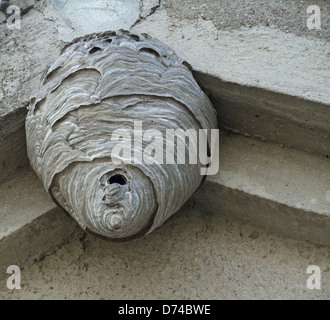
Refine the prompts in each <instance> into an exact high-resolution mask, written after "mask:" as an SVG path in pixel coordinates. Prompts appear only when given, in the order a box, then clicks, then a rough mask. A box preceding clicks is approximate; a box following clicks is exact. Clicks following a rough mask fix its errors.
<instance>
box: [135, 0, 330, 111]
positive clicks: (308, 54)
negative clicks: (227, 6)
mask: <svg viewBox="0 0 330 320" xmlns="http://www.w3.org/2000/svg"><path fill="white" fill-rule="evenodd" d="M199 3H203V2H202V1H201V2H199ZM180 5H181V2H180ZM233 5H235V6H237V10H238V12H241V13H242V14H244V13H245V9H244V6H242V8H241V7H239V5H237V3H236V1H233V2H232V6H233ZM171 8H172V7H170V8H169V9H166V6H163V7H161V8H160V9H158V10H157V11H156V12H155V13H154V14H152V15H151V16H149V17H148V18H146V19H145V20H141V22H140V23H139V24H137V25H136V26H135V27H134V28H133V30H134V31H137V32H147V33H149V34H150V35H151V36H153V37H156V38H159V39H160V40H162V41H164V42H165V43H167V44H169V45H170V46H171V47H172V48H173V49H174V50H175V51H176V52H177V54H178V55H180V56H182V57H183V58H184V59H186V60H187V61H188V62H189V63H190V64H191V65H192V66H193V68H194V69H195V70H198V71H202V72H204V73H207V74H209V75H213V76H215V77H217V78H220V79H222V80H223V81H227V82H234V83H239V84H241V85H245V86H255V87H261V88H265V89H268V90H271V91H275V92H282V93H286V94H289V95H293V96H299V97H303V98H305V99H307V100H313V101H318V102H321V103H324V104H328V105H329V104H330V93H329V89H328V88H329V87H330V80H329V79H330V77H329V69H330V59H329V54H330V42H329V41H326V40H325V39H322V38H318V37H316V36H315V37H305V36H296V35H295V34H294V33H291V32H284V31H282V30H281V29H279V28H276V27H275V26H263V25H259V24H256V25H255V26H253V27H251V28H249V27H244V26H241V27H239V28H224V29H220V30H219V29H217V27H216V26H215V25H214V23H213V21H212V20H205V19H203V18H202V17H201V16H197V17H191V16H188V17H186V18H182V17H180V16H179V17H176V15H174V14H173V11H175V10H174V9H173V10H172V9H171ZM184 12H186V11H184ZM233 12H235V11H233ZM269 15H271V12H269ZM236 19H237V16H236ZM233 20H235V18H234V17H233ZM306 28H307V27H306V26H305V27H304V28H303V29H306ZM303 33H305V32H303Z"/></svg>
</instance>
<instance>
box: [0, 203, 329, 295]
mask: <svg viewBox="0 0 330 320" xmlns="http://www.w3.org/2000/svg"><path fill="white" fill-rule="evenodd" d="M309 265H317V266H319V267H320V269H321V289H320V290H316V289H315V290H310V289H307V287H306V281H307V279H308V277H309V276H310V274H307V273H306V270H307V267H308V266H309ZM21 267H22V274H21V276H22V278H21V279H22V280H21V286H22V289H20V290H12V291H11V290H8V289H7V288H6V282H5V280H3V283H1V284H0V298H2V299H124V300H125V299H329V298H330V252H329V248H328V247H320V246H315V245H312V244H309V243H307V242H299V241H295V240H289V239H286V238H282V237H280V236H276V235H274V234H271V233H265V232H264V231H262V230H260V229H258V228H256V227H253V226H251V225H247V224H239V223H237V222H233V221H228V220H225V219H223V217H222V216H221V214H220V212H209V211H208V210H206V209H205V208H201V207H196V206H195V205H194V203H193V201H190V202H189V203H188V204H187V205H186V206H185V208H184V209H183V210H181V211H180V212H179V213H178V214H177V215H175V216H173V217H172V218H171V219H170V220H168V221H167V222H166V223H165V224H164V225H163V226H162V227H161V228H159V229H158V230H156V231H155V232H154V233H152V234H150V235H149V236H147V237H145V238H142V239H139V240H135V241H133V242H127V243H113V242H108V241H105V240H101V239H97V238H95V237H94V236H91V235H85V236H84V237H75V238H74V239H72V241H71V242H70V243H68V244H65V245H63V246H61V247H60V248H58V249H57V250H56V252H54V253H53V254H50V255H47V256H45V257H44V258H43V259H41V260H40V261H38V262H36V263H34V264H33V265H31V266H29V267H25V266H24V265H21Z"/></svg>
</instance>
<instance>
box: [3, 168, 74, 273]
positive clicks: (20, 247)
mask: <svg viewBox="0 0 330 320" xmlns="http://www.w3.org/2000/svg"><path fill="white" fill-rule="evenodd" d="M74 231H77V232H79V229H78V227H77V225H76V223H75V221H73V220H72V219H71V218H70V217H69V216H68V215H67V214H65V213H64V212H63V210H61V209H60V208H59V207H57V206H56V205H55V203H54V202H53V201H52V199H51V198H50V197H49V196H48V194H47V193H46V192H45V191H44V189H43V186H42V184H41V182H40V181H39V179H38V177H37V176H36V175H35V173H34V172H33V171H32V170H31V169H24V170H21V172H20V174H19V175H17V176H16V177H15V178H13V179H11V180H9V181H7V182H6V183H3V184H1V185H0V257H1V259H0V270H6V268H7V267H8V266H9V265H12V264H16V265H24V263H25V262H26V261H27V260H29V261H33V260H34V259H36V260H38V259H39V258H40V257H41V256H43V254H44V253H45V252H47V251H49V250H51V249H52V248H56V247H57V246H58V245H60V244H62V243H63V242H65V241H66V240H67V239H68V238H69V237H70V235H71V234H73V233H74ZM1 275H2V273H1Z"/></svg>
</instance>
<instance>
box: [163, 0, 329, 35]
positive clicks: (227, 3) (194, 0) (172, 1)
mask: <svg viewBox="0 0 330 320" xmlns="http://www.w3.org/2000/svg"><path fill="white" fill-rule="evenodd" d="M311 5H317V6H318V7H319V8H320V11H321V30H316V29H314V30H309V29H308V28H307V27H306V20H307V18H308V17H309V16H310V15H311V14H308V13H307V12H306V10H307V8H308V7H309V6H311ZM164 6H165V7H166V8H167V12H168V15H169V16H170V17H173V18H178V19H190V20H196V19H198V18H199V17H201V18H203V19H204V20H210V21H212V22H213V24H214V26H215V27H216V28H217V29H218V30H226V29H227V30H231V29H238V28H241V27H247V28H251V27H254V26H265V27H273V28H276V29H279V30H281V31H284V32H289V33H294V34H296V35H299V36H311V37H315V36H316V37H319V38H324V39H329V38H330V29H329V28H330V16H329V13H330V3H329V1H328V0H307V1H306V0H303V1H302V0H276V1H274V0H249V1H246V0H235V1H231V0H217V1H215V0H183V1H176V0H165V1H164Z"/></svg>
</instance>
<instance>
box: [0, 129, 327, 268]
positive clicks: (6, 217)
mask: <svg viewBox="0 0 330 320" xmlns="http://www.w3.org/2000/svg"><path fill="white" fill-rule="evenodd" d="M220 138H221V139H220V140H221V142H220V171H219V173H218V174H217V175H215V176H209V177H208V178H207V180H206V183H205V185H204V186H203V187H202V188H201V189H199V191H197V192H196V193H195V195H194V196H193V197H192V198H191V199H190V200H189V202H188V204H187V206H189V203H190V204H194V205H195V206H196V207H198V208H200V210H202V211H204V212H205V214H206V216H207V215H208V214H213V215H215V214H219V215H221V216H223V217H226V218H228V219H233V220H242V221H245V222H249V223H252V224H254V225H257V226H258V227H261V228H263V229H264V230H267V231H272V232H275V233H279V234H284V235H286V236H288V237H293V238H296V239H302V240H308V241H311V242H314V243H316V244H322V245H327V246H330V186H329V181H330V162H329V161H327V160H326V159H322V158H320V157H318V156H315V155H310V154H307V153H304V152H301V151H297V150H294V149H288V148H285V147H283V148H281V147H280V146H278V145H276V144H273V143H265V142H261V141H258V140H255V139H251V138H246V137H242V136H241V135H233V134H229V135H228V134H226V133H222V134H221V136H220ZM0 203H1V207H0V255H1V257H2V258H1V263H0V264H1V266H0V268H1V267H2V266H3V267H4V266H6V265H7V266H8V265H10V264H15V263H16V264H19V263H20V264H21V265H24V263H27V261H31V260H33V259H37V258H38V257H40V256H42V255H43V254H44V253H45V252H47V251H49V250H51V249H52V248H55V247H56V246H58V245H59V244H61V243H62V242H64V241H65V240H67V239H68V238H70V236H71V235H72V234H76V233H77V232H82V231H81V230H80V229H79V228H78V226H77V224H76V223H75V221H74V220H73V219H71V218H70V217H68V216H67V215H66V214H65V213H64V212H63V211H62V210H61V209H59V208H57V207H56V205H55V204H54V203H53V202H52V200H51V199H50V198H49V196H48V195H47V194H46V192H45V191H44V189H43V187H42V185H41V183H40V181H39V180H38V178H37V177H36V176H35V174H34V173H33V172H32V171H31V170H25V171H22V172H21V174H20V175H19V176H16V177H15V178H13V179H12V180H10V181H8V182H6V183H4V184H2V185H1V186H0ZM176 215H180V212H178V213H176ZM213 228H215V229H216V228H217V226H216V225H214V226H213ZM154 232H156V233H157V232H159V231H157V230H155V231H154ZM22 263H23V264H22Z"/></svg>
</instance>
